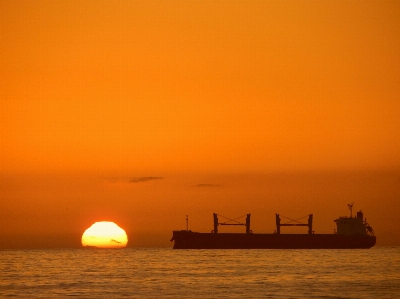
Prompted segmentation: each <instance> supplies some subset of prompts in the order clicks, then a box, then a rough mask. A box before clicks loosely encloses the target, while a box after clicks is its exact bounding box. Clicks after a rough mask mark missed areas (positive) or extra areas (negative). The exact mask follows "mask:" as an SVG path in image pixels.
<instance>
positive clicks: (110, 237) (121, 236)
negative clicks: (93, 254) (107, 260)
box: [82, 221, 128, 248]
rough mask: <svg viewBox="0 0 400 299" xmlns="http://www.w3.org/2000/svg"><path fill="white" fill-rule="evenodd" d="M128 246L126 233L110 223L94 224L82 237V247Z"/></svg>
mask: <svg viewBox="0 0 400 299" xmlns="http://www.w3.org/2000/svg"><path fill="white" fill-rule="evenodd" d="M126 244H128V236H127V235H126V233H125V231H124V230H123V229H122V228H120V227H119V226H118V225H116V224H115V223H114V222H110V221H100V222H96V223H94V224H93V225H92V226H91V227H89V228H88V229H87V230H85V232H84V233H83V235H82V246H84V247H97V248H124V247H125V246H126Z"/></svg>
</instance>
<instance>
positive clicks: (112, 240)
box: [110, 239, 121, 243]
mask: <svg viewBox="0 0 400 299" xmlns="http://www.w3.org/2000/svg"><path fill="white" fill-rule="evenodd" d="M110 243H121V242H119V241H117V240H114V239H111V241H110Z"/></svg>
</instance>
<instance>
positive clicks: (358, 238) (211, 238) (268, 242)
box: [171, 230, 376, 249]
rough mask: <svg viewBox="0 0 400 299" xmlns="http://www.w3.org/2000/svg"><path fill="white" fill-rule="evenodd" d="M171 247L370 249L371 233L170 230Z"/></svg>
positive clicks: (374, 240) (374, 241) (372, 243)
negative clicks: (255, 232) (199, 231)
mask: <svg viewBox="0 0 400 299" xmlns="http://www.w3.org/2000/svg"><path fill="white" fill-rule="evenodd" d="M171 241H174V247H173V248H174V249H357V248H360V249H361V248H371V247H372V246H374V245H375V243H376V237H375V236H369V235H366V236H362V235H351V236H346V235H338V234H253V233H197V232H192V231H186V230H183V231H174V232H173V237H172V240H171Z"/></svg>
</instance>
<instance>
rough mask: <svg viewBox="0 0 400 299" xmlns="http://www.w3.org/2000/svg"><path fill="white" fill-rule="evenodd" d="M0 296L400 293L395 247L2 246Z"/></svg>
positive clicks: (373, 295) (372, 295)
mask: <svg viewBox="0 0 400 299" xmlns="http://www.w3.org/2000/svg"><path fill="white" fill-rule="evenodd" d="M0 277H1V279H0V297H2V298H3V297H15V298H67V297H77V298H357V299H359V298H400V247H379V246H376V247H374V248H372V249H360V250H358V249H357V250H327V249H325V250H276V249H275V250H265V249H264V250H173V249H171V248H159V249H155V248H151V249H128V248H126V249H59V250H10V251H0Z"/></svg>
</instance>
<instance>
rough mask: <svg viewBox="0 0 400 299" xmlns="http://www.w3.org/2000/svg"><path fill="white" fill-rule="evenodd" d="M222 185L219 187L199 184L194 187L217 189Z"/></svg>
mask: <svg viewBox="0 0 400 299" xmlns="http://www.w3.org/2000/svg"><path fill="white" fill-rule="evenodd" d="M221 186H222V185H217V184H197V185H194V187H198V188H215V187H221Z"/></svg>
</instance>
